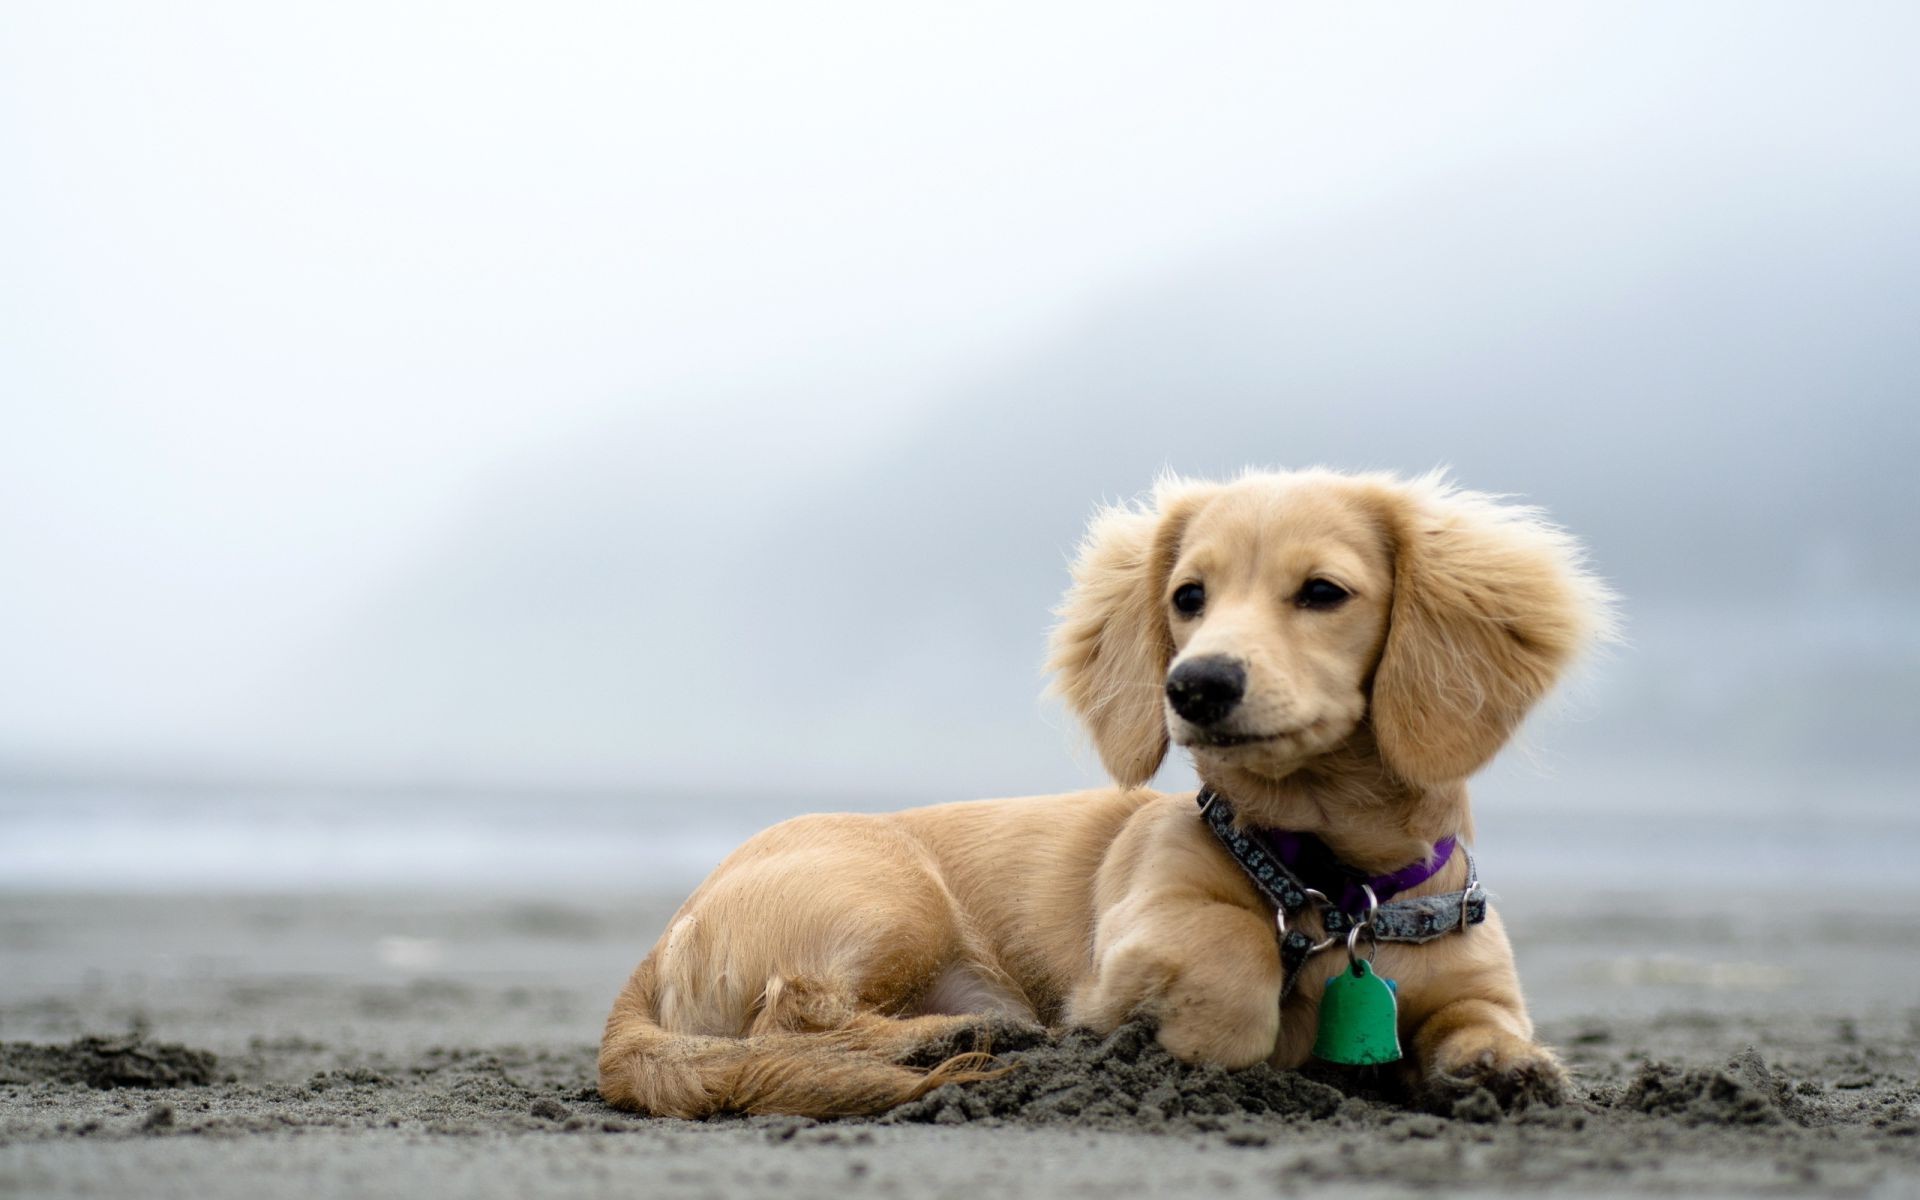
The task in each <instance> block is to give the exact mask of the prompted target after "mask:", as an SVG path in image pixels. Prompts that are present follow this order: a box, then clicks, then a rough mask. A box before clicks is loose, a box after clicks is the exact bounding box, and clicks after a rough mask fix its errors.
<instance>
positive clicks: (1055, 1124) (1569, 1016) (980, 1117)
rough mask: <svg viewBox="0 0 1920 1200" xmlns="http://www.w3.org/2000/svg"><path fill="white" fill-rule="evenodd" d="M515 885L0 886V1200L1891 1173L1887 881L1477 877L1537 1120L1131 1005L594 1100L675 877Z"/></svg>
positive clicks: (1886, 1190)
mask: <svg viewBox="0 0 1920 1200" xmlns="http://www.w3.org/2000/svg"><path fill="white" fill-rule="evenodd" d="M1516 891H1517V893H1518V894H1514V892H1516ZM511 895H512V889H511V888H510V887H504V886H503V887H502V888H501V889H500V890H499V892H498V893H497V894H481V893H474V892H435V893H424V894H402V893H372V892H370V893H365V894H341V893H337V892H328V893H308V894H286V895H264V894H261V895H237V894H209V895H178V894H176V895H157V896H156V895H151V894H108V893H95V894H79V893H52V892H21V893H11V894H7V895H5V896H3V897H0V954H4V958H5V961H6V962H7V963H8V970H7V971H6V972H5V977H4V983H0V1042H4V1043H6V1046H5V1049H4V1050H3V1051H0V1194H5V1195H20V1196H80V1195H101V1194H109V1195H142V1196H193V1197H196V1198H202V1200H205V1198H212V1197H224V1196H261V1195H269V1196H272V1195H301V1196H323V1197H324V1196H333V1195H342V1196H344V1195H354V1196H417V1195H420V1194H422V1193H427V1192H431V1193H433V1194H452V1193H459V1194H468V1195H476V1196H486V1197H494V1196H499V1197H505V1196H519V1195H525V1194H535V1193H537V1194H541V1195H549V1196H572V1195H597V1194H604V1193H612V1192H616V1191H618V1192H621V1193H635V1194H642V1195H646V1196H649V1197H682V1196H684V1197H720V1196H741V1195H775V1194H777V1195H781V1196H793V1197H816V1196H817V1197H826V1196H836V1197H837V1196H862V1195H874V1196H895V1195H899V1196H927V1195H932V1196H949V1195H951V1196H962V1195H967V1196H972V1195H980V1194H996V1195H1007V1196H1053V1195H1096V1194H1097V1195H1114V1196H1150V1195H1217V1196H1223V1197H1224V1196H1234V1195H1265V1194H1280V1195H1292V1194H1299V1195H1315V1196H1323V1195H1342V1196H1348V1195H1350V1196H1373V1195H1379V1196H1390V1195H1391V1196H1401V1195H1405V1194H1406V1193H1407V1192H1408V1191H1409V1190H1413V1191H1420V1192H1425V1193H1432V1194H1448V1193H1458V1194H1516V1195H1518V1194H1538V1193H1541V1192H1554V1193H1556V1194H1568V1195H1628V1194H1633V1195H1639V1194H1646V1193H1650V1192H1651V1193H1669V1194H1670V1193H1678V1192H1687V1193H1692V1194H1708V1195H1751V1194H1756V1193H1761V1194H1780V1195H1802V1194H1804V1195H1836V1194H1840V1195H1865V1196H1899V1195H1911V1194H1916V1193H1920V1002H1917V1001H1916V1000H1915V998H1914V993H1913V992H1912V989H1911V983H1912V975H1913V969H1912V967H1911V965H1910V964H1911V963H1912V961H1913V959H1914V956H1915V953H1916V951H1917V950H1920V928H1916V927H1915V924H1914V922H1912V921H1911V920H1910V919H1908V918H1907V917H1906V915H1905V914H1906V913H1907V912H1910V911H1911V905H1910V904H1899V903H1895V904H1887V905H1876V906H1874V908H1873V909H1872V910H1871V911H1870V912H1868V913H1865V914H1863V913H1861V912H1857V911H1846V910H1842V909H1840V908H1838V907H1822V906H1820V905H1814V906H1812V907H1808V906H1807V905H1805V904H1796V905H1789V904H1784V903H1782V902H1781V901H1780V900H1779V899H1778V898H1777V897H1771V896H1768V895H1766V894H1764V893H1754V894H1732V893H1728V892H1724V891H1716V892H1713V893H1711V894H1702V895H1698V896H1684V895H1683V896H1679V897H1674V896H1668V897H1665V898H1663V899H1662V900H1661V902H1660V903H1659V904H1658V905H1654V904H1650V903H1649V902H1648V901H1647V900H1646V898H1645V897H1632V896H1626V895H1620V894H1613V893H1608V892H1605V891H1600V890H1586V891H1582V892H1578V893H1567V892H1565V891H1564V890H1556V889H1552V888H1548V887H1544V886H1539V885H1528V886H1526V887H1523V888H1519V889H1509V891H1508V892H1506V893H1502V895H1501V900H1500V903H1501V905H1502V908H1503V911H1504V912H1505V913H1506V920H1507V922H1508V924H1509V926H1510V928H1511V931H1512V933H1513V937H1514V941H1515V946H1516V952H1517V954H1518V956H1519V960H1520V964H1521V969H1522V973H1523V977H1524V978H1525V979H1526V981H1527V983H1528V986H1529V990H1530V999H1531V1002H1532V1005H1533V1009H1534V1013H1535V1016H1536V1018H1537V1020H1538V1022H1539V1025H1540V1029H1541V1033H1542V1035H1543V1036H1544V1038H1545V1039H1546V1040H1547V1041H1549V1042H1550V1043H1552V1044H1554V1045H1556V1046H1558V1047H1559V1048H1560V1049H1561V1051H1562V1052H1563V1054H1564V1055H1565V1058H1566V1060H1567V1062H1568V1064H1569V1065H1570V1067H1571V1068H1572V1070H1573V1073H1574V1078H1575V1086H1574V1089H1573V1096H1572V1099H1571V1100H1570V1102H1569V1103H1568V1104H1567V1105H1565V1106H1563V1107H1560V1108H1553V1109H1532V1110H1527V1111H1523V1112H1518V1113H1501V1112H1499V1111H1498V1110H1497V1107H1494V1106H1491V1105H1486V1104H1477V1103H1473V1102H1472V1100H1471V1098H1470V1100H1469V1102H1467V1103H1463V1104H1462V1105H1461V1106H1460V1107H1459V1110H1458V1111H1455V1112H1449V1113H1435V1112H1427V1111H1422V1110H1419V1109H1417V1108H1413V1107H1409V1106H1407V1105H1406V1104H1405V1103H1403V1102H1401V1101H1400V1100H1399V1099H1398V1098H1396V1097H1394V1096H1393V1095H1391V1094H1390V1093H1389V1092H1387V1091H1385V1090H1383V1088H1382V1086H1381V1084H1380V1081H1378V1080H1372V1079H1369V1078H1367V1077H1366V1076H1365V1075H1364V1073H1353V1072H1343V1071H1340V1070H1336V1069H1333V1068H1324V1067H1316V1068H1313V1069H1311V1070H1309V1071H1308V1072H1305V1073H1292V1072H1271V1071H1268V1070H1267V1069H1266V1068H1255V1069H1254V1071H1252V1072H1247V1073H1242V1074H1240V1075H1229V1074H1228V1073H1225V1072H1219V1071H1209V1070H1203V1069H1193V1068H1184V1067H1181V1066H1180V1065H1179V1064H1176V1063H1173V1062H1172V1061H1171V1060H1169V1059H1167V1058H1166V1057H1165V1056H1164V1054H1162V1053H1161V1052H1160V1051H1159V1050H1158V1048H1157V1047H1156V1046H1155V1045H1154V1043H1153V1042H1152V1039H1151V1031H1150V1030H1146V1029H1144V1028H1143V1027H1139V1026H1130V1027H1125V1028H1123V1029H1122V1030H1120V1031H1119V1032H1118V1033H1116V1034H1115V1035H1114V1036H1113V1037H1111V1038H1108V1039H1105V1040H1101V1039H1095V1038H1092V1037H1090V1036H1086V1035H1069V1036H1068V1037H1067V1038H1066V1039H1065V1040H1063V1041H1060V1042H1056V1043H1053V1044H1046V1045H1041V1046H1037V1047H1026V1048H1023V1049H1015V1050H1009V1051H1007V1053H1006V1055H1005V1057H1006V1058H1007V1060H1008V1061H1010V1062H1014V1063H1018V1064H1020V1065H1019V1066H1018V1067H1017V1068H1016V1070H1014V1071H1013V1072H1012V1073H1010V1074H1009V1075H1007V1076H1006V1077H1004V1078H1003V1079H1000V1080H996V1081H992V1082H989V1083H986V1084H975V1085H969V1086H967V1087H961V1088H949V1089H943V1090H941V1091H938V1092H935V1093H933V1094H932V1095H930V1096H928V1097H927V1098H925V1099H923V1100H921V1101H918V1102H915V1103H914V1104H911V1105H909V1106H907V1107H906V1108H904V1109H902V1110H898V1111H896V1112H895V1113H893V1114H890V1115H888V1116H885V1117H881V1118H877V1119H865V1120H848V1121H838V1122H813V1121H808V1120H801V1119H795V1118H783V1117H759V1118H727V1119H718V1120H713V1121H708V1122H704V1123H691V1122H680V1121H670V1120H654V1119H645V1118H641V1117H637V1116H634V1115H632V1114H628V1113H622V1112H618V1111H616V1110H613V1109H611V1108H608V1107H607V1106H605V1105H604V1104H603V1103H601V1102H600V1101H599V1099H598V1098H597V1096H596V1095H595V1093H594V1091H593V1065H594V1051H595V1046H596V1040H597V1036H598V1032H599V1027H600V1024H601V1022H602V1020H603V1019H604V1016H605V1011H606V1008H607V1006H608V1004H609V1003H610V1001H611V999H612V996H613V994H614V992H615V990H616V989H617V988H618V986H619V984H620V983H621V982H622V980H623V979H624V977H625V975H626V973H627V972H628V971H629V970H630V969H631V968H632V966H633V964H634V963H635V962H636V961H637V960H638V959H639V957H640V956H641V955H642V954H643V953H644V952H645V950H646V948H647V947H648V946H649V945H650V944H651V941H652V939H653V937H654V936H655V935H656V934H657V932H658V930H659V929H660V928H661V927H662V925H663V923H664V921H665V919H666V918H667V916H668V914H669V913H670V912H671V911H672V909H673V907H674V905H676V904H677V903H678V900H679V898H680V896H679V893H678V892H666V891H661V892H659V893H657V894H650V895H636V896H627V897H623V898H620V899H618V900H610V899H608V898H605V897H597V896H594V895H592V894H590V893H588V892H585V891H575V892H573V893H556V892H555V891H554V890H553V889H550V888H549V889H542V894H540V895H538V896H529V897H526V898H520V899H513V898H504V897H510V896H511Z"/></svg>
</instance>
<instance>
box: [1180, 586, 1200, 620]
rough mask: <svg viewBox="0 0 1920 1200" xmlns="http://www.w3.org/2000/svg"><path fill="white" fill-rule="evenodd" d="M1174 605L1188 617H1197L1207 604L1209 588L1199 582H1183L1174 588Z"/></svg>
mask: <svg viewBox="0 0 1920 1200" xmlns="http://www.w3.org/2000/svg"><path fill="white" fill-rule="evenodd" d="M1173 606H1174V607H1175V608H1177V609H1179V610H1180V614H1181V615H1182V616H1186V617H1197V616H1199V615H1200V610H1201V609H1203V608H1205V607H1206V606H1207V589H1206V588H1203V587H1201V586H1200V585H1199V584H1197V583H1183V584H1181V585H1180V586H1179V587H1177V588H1175V589H1173Z"/></svg>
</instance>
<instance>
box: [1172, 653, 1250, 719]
mask: <svg viewBox="0 0 1920 1200" xmlns="http://www.w3.org/2000/svg"><path fill="white" fill-rule="evenodd" d="M1246 694H1247V668H1246V667H1245V666H1244V665H1243V664H1242V663H1241V662H1240V660H1239V659H1237V658H1228V657H1227V656H1226V655H1224V654H1209V655H1207V656H1206V657H1205V658H1190V659H1188V660H1187V661H1186V662H1183V663H1181V664H1180V665H1179V666H1177V667H1175V668H1174V669H1173V673H1172V674H1171V675H1168V676H1167V702H1168V703H1169V704H1172V705H1173V711H1175V712H1177V713H1179V714H1180V715H1181V716H1182V717H1185V718H1186V719H1187V720H1189V721H1191V722H1193V723H1194V724H1195V725H1212V724H1214V723H1215V722H1216V721H1218V720H1219V719H1220V718H1221V717H1224V716H1226V715H1227V714H1228V713H1230V712H1232V711H1233V706H1234V705H1236V704H1238V703H1240V697H1242V696H1244V695H1246Z"/></svg>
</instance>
